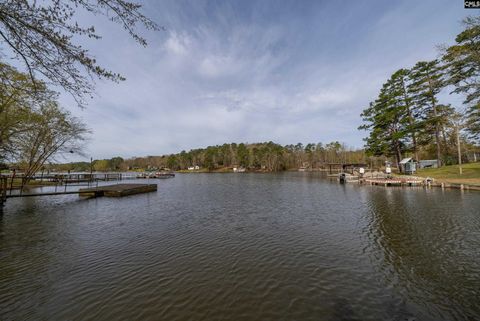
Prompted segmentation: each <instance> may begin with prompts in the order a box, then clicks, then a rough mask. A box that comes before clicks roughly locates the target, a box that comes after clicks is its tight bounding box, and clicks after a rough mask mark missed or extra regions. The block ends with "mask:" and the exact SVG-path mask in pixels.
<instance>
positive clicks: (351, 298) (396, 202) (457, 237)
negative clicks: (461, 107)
mask: <svg viewBox="0 0 480 321" xmlns="http://www.w3.org/2000/svg"><path fill="white" fill-rule="evenodd" d="M152 181H154V180H150V182H152ZM155 182H158V191H157V192H156V193H149V194H141V195H134V196H129V197H124V198H97V199H80V198H79V197H78V196H76V195H64V196H54V197H35V198H23V199H9V200H8V201H7V204H6V205H5V206H4V208H3V215H2V216H1V217H0V319H1V320H474V319H477V320H478V319H480V193H479V192H466V191H465V192H462V191H459V190H445V191H442V190H441V189H428V190H426V189H423V188H395V187H391V188H384V187H379V186H359V185H355V184H347V185H341V184H338V183H336V182H332V181H329V180H327V179H325V178H322V177H321V176H320V175H319V174H314V173H283V174H183V175H182V174H178V175H177V176H176V177H175V178H173V179H167V180H155Z"/></svg>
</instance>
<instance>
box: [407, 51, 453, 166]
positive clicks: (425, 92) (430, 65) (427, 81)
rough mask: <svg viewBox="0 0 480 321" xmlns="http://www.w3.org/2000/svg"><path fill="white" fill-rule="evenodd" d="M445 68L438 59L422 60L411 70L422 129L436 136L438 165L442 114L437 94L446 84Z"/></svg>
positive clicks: (412, 85) (440, 156) (412, 89)
mask: <svg viewBox="0 0 480 321" xmlns="http://www.w3.org/2000/svg"><path fill="white" fill-rule="evenodd" d="M443 69H444V68H443V66H442V65H441V64H440V63H439V61H438V60H433V61H420V62H418V63H417V64H416V65H415V66H414V67H413V68H412V70H411V73H410V80H411V83H410V85H409V90H410V92H411V93H412V97H413V103H414V104H415V106H416V109H417V110H418V111H419V116H420V119H421V123H422V130H423V131H424V132H425V133H426V134H430V133H431V134H432V135H433V136H434V137H435V145H436V154H437V165H438V167H440V166H441V165H442V161H441V160H442V148H441V141H440V134H441V130H442V127H441V124H442V114H440V113H439V110H438V99H437V95H438V93H439V92H440V91H441V90H442V88H443V87H444V86H445V83H444V80H443V76H444V74H443Z"/></svg>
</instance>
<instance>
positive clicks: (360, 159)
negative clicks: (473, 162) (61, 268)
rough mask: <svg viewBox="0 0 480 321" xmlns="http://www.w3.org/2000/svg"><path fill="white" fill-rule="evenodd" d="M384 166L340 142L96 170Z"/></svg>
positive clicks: (212, 150) (116, 162)
mask: <svg viewBox="0 0 480 321" xmlns="http://www.w3.org/2000/svg"><path fill="white" fill-rule="evenodd" d="M366 162H368V163H369V164H372V165H374V166H381V165H383V162H384V159H383V158H377V157H367V156H366V155H365V152H364V151H363V149H355V148H348V147H346V146H345V145H344V144H341V143H339V142H331V143H328V144H322V143H318V144H314V143H310V144H306V145H304V144H302V143H298V144H296V145H293V144H291V145H286V146H282V145H279V144H276V143H273V142H265V143H254V144H244V143H240V144H236V143H231V144H223V145H216V146H208V147H206V148H199V149H192V150H190V151H188V152H187V151H181V152H180V153H177V154H171V155H163V156H146V157H134V158H130V159H123V158H121V157H114V158H112V159H103V160H95V161H93V163H92V170H94V171H125V170H137V169H138V170H148V169H161V168H169V169H171V170H185V169H188V167H192V166H199V167H200V168H202V169H207V170H218V169H222V168H229V167H230V168H231V167H234V166H237V167H244V168H246V169H248V170H258V171H272V172H273V171H283V170H288V169H297V168H300V167H305V168H320V167H322V166H325V164H327V163H366ZM54 167H55V168H56V169H57V170H62V171H66V170H71V171H89V170H90V163H89V162H79V163H69V164H58V165H54Z"/></svg>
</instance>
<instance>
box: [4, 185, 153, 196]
mask: <svg viewBox="0 0 480 321" xmlns="http://www.w3.org/2000/svg"><path fill="white" fill-rule="evenodd" d="M155 191H157V184H116V185H105V186H98V187H91V188H81V189H79V190H78V191H63V192H46V193H31V194H14V195H6V198H12V197H33V196H53V195H68V194H78V195H79V196H82V197H100V196H106V197H122V196H128V195H134V194H140V193H149V192H155Z"/></svg>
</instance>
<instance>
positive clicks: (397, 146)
mask: <svg viewBox="0 0 480 321" xmlns="http://www.w3.org/2000/svg"><path fill="white" fill-rule="evenodd" d="M395 156H396V158H397V169H398V172H400V173H401V172H402V167H401V166H400V162H401V160H402V151H401V150H400V144H399V142H398V141H395Z"/></svg>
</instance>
